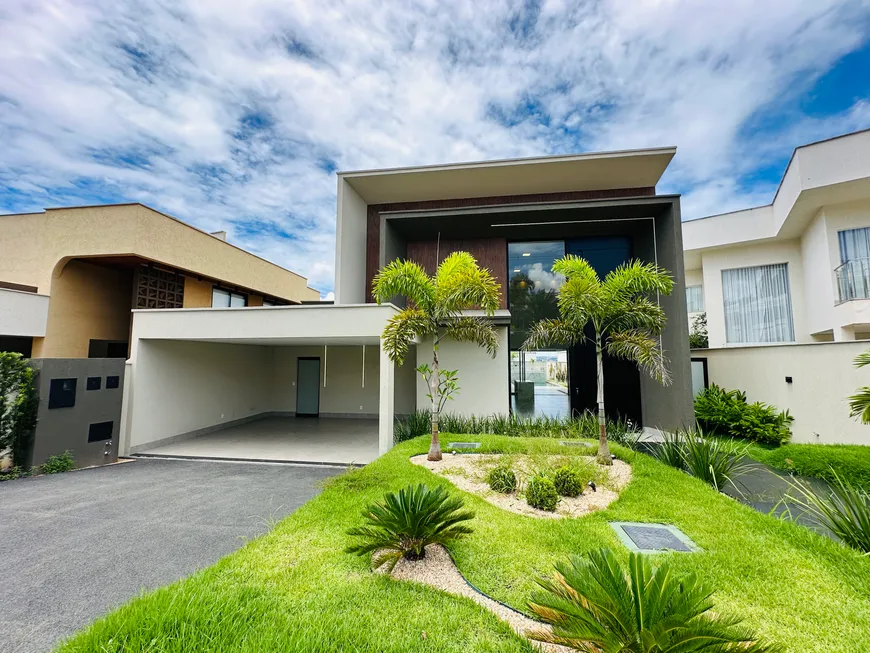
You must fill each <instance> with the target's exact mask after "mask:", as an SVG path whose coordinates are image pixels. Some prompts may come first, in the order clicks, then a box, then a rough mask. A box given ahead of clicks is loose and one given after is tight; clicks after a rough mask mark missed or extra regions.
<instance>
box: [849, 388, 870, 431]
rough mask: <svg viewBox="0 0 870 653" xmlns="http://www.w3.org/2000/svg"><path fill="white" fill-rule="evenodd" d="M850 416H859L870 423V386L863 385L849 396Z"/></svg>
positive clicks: (862, 420)
mask: <svg viewBox="0 0 870 653" xmlns="http://www.w3.org/2000/svg"><path fill="white" fill-rule="evenodd" d="M849 417H857V418H859V419H860V420H861V422H862V423H864V424H870V386H866V385H865V386H861V387H860V388H858V390H856V391H855V394H853V395H852V396H851V397H849Z"/></svg>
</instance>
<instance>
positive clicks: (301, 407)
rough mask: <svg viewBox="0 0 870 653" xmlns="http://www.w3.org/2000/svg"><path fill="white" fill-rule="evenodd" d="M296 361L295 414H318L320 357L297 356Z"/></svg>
mask: <svg viewBox="0 0 870 653" xmlns="http://www.w3.org/2000/svg"><path fill="white" fill-rule="evenodd" d="M296 360H297V363H296V416H297V417H317V416H318V415H320V359H319V358H315V357H304V358H303V357H299V358H298V359H296Z"/></svg>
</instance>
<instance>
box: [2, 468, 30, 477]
mask: <svg viewBox="0 0 870 653" xmlns="http://www.w3.org/2000/svg"><path fill="white" fill-rule="evenodd" d="M27 476H30V473H29V472H28V471H27V470H26V469H24V468H23V467H18V466H15V467H10V468H9V469H8V470H7V471H5V472H0V481H14V480H15V479H18V478H25V477H27Z"/></svg>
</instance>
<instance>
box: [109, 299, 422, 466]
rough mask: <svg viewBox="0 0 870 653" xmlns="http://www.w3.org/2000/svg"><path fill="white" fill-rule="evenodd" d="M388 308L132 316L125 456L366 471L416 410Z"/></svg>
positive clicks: (411, 379) (410, 375)
mask: <svg viewBox="0 0 870 653" xmlns="http://www.w3.org/2000/svg"><path fill="white" fill-rule="evenodd" d="M396 311H397V309H396V308H395V307H394V306H392V305H383V306H377V305H373V304H366V305H349V306H324V305H302V306H274V307H273V306H269V307H245V308H221V309H218V308H208V309H160V310H137V311H134V312H133V313H134V318H133V333H132V339H131V353H130V359H129V360H128V362H127V369H126V379H125V386H124V408H123V413H122V418H121V421H122V429H121V447H120V451H121V454H122V455H124V454H125V455H131V454H139V455H143V456H166V457H181V458H211V459H233V460H237V459H248V460H259V461H283V462H300V463H325V464H341V465H348V464H364V463H368V462H371V461H372V460H374V458H376V457H377V456H378V455H380V454H383V453H385V452H386V451H388V450H389V449H390V447H391V446H392V444H393V421H394V419H395V416H396V415H397V414H407V413H410V412H412V411H413V410H414V409H415V406H416V385H415V384H416V380H415V373H414V369H413V368H414V362H413V359H414V358H415V356H414V355H413V354H412V355H411V356H409V360H408V362H407V363H406V364H405V365H403V366H402V367H397V366H395V365H394V364H393V363H392V362H391V361H390V360H389V359H388V358H387V357H386V356H385V354H384V353H383V351H382V350H381V347H380V334H381V332H382V331H383V327H384V325H385V323H386V321H387V320H388V319H389V318H390V317H391V316H392V315H394V314H395V312H396Z"/></svg>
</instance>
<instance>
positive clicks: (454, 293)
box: [372, 252, 500, 460]
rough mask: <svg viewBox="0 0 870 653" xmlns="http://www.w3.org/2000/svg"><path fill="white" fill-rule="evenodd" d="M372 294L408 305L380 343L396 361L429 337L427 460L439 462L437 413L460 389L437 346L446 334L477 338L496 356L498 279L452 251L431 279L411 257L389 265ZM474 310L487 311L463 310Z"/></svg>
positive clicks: (468, 339) (423, 371) (467, 339)
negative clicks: (442, 363) (474, 313)
mask: <svg viewBox="0 0 870 653" xmlns="http://www.w3.org/2000/svg"><path fill="white" fill-rule="evenodd" d="M372 295H373V296H374V298H375V301H377V302H378V303H379V304H380V303H381V302H386V301H389V300H390V299H391V298H393V297H396V296H401V297H405V298H406V299H407V300H408V306H407V307H406V308H405V309H403V310H402V311H401V312H400V313H398V314H397V315H395V316H394V317H392V318H390V320H389V322H388V323H387V326H386V327H385V328H384V332H383V335H382V346H383V348H384V350H385V351H386V352H387V355H388V356H389V357H390V360H392V361H393V362H394V363H396V364H397V365H401V364H402V363H403V362H404V360H405V357H406V356H407V355H408V351H409V349H410V347H411V345H412V344H413V343H414V342H415V341H416V340H417V339H426V338H431V341H432V366H431V367H430V366H429V365H428V364H424V365H420V366H419V367H418V368H417V372H418V373H419V374H420V375H421V376H422V377H423V378H424V379H425V380H426V383H427V385H428V386H429V394H428V397H429V400H430V402H431V432H432V443H431V445H430V447H429V456H428V458H429V460H441V444H440V442H439V441H438V417H439V415H440V414H441V411H442V409H443V408H444V404H445V402H446V401H447V400H448V399H449V398H450V397H451V395H452V394H453V393H455V392H456V391H457V390H458V389H459V388H458V385H457V383H458V381H457V373H456V371H455V370H454V371H451V370H442V369H440V367H439V361H438V346H439V344H440V343H441V341H442V340H443V339H444V338H446V337H449V338H451V339H453V340H456V341H460V342H473V343H475V344H477V345H479V346H481V347H484V348H486V351H487V352H489V354H490V356H492V357H493V358H495V354H496V351H497V350H498V337H497V335H496V332H495V329H494V328H493V326H492V324H491V323H490V321H489V320H488V319H487V317H488V316H491V315H492V314H493V313H495V311H496V310H497V309H498V307H499V301H500V293H499V286H498V283H497V282H496V280H495V279H494V278H493V276H492V274H490V272H489V270H486V269H484V268H481V267H479V266H478V265H477V261H476V260H475V259H474V257H473V256H472V255H471V254H469V253H467V252H454V253H453V254H450V255H449V256H447V258H445V259H444V260H443V261H442V262H441V264H440V265H439V266H438V269H437V270H436V272H435V275H434V276H431V277H430V276H429V275H427V274H426V272H425V271H424V270H423V268H422V267H420V266H419V265H418V264H417V263H414V262H413V261H393V262H392V263H389V264H388V265H386V266H385V267H384V268H383V269H382V270H381V271H380V272H379V273H378V274H377V276H376V277H375V279H374V281H373V282H372ZM476 308H479V309H482V310H483V312H484V316H483V317H478V316H469V315H464V314H463V312H464V311H466V310H469V309H476Z"/></svg>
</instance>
